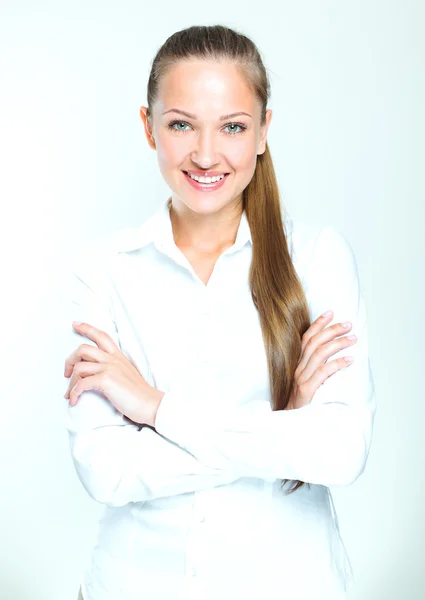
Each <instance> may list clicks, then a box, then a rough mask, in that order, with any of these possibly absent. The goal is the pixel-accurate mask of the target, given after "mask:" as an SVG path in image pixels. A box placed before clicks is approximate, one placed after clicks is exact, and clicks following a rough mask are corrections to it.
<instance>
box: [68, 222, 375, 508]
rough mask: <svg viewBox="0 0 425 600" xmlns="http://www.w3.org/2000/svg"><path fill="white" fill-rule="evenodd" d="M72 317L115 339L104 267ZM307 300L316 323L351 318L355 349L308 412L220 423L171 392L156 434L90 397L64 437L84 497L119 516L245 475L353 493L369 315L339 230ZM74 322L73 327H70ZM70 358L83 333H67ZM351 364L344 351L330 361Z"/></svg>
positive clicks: (329, 231)
mask: <svg viewBox="0 0 425 600" xmlns="http://www.w3.org/2000/svg"><path fill="white" fill-rule="evenodd" d="M71 281H72V289H71V295H72V311H71V312H72V314H71V315H70V317H69V321H67V324H66V326H67V328H69V330H71V325H70V323H71V320H80V321H84V322H87V323H90V324H92V325H94V326H95V327H98V328H99V329H102V330H103V331H106V332H107V333H108V334H109V335H110V336H111V337H112V339H114V341H115V342H116V343H117V344H118V345H119V338H118V332H117V331H116V328H115V324H114V321H113V316H112V312H111V310H110V306H109V304H108V297H107V294H105V291H104V289H105V288H104V287H103V285H102V281H103V280H102V269H101V268H96V266H95V264H92V265H90V261H85V262H84V267H83V266H82V263H81V262H80V264H79V265H78V264H77V267H75V268H74V269H73V271H72V277H71ZM305 281H306V286H307V289H306V295H307V298H308V300H309V308H310V316H311V318H312V320H314V319H316V318H317V316H319V315H320V314H322V312H324V311H325V310H327V309H328V308H331V309H332V310H333V311H334V320H333V322H339V321H345V320H350V321H352V324H353V328H352V330H353V332H354V333H356V335H357V337H358V341H357V344H356V345H355V346H352V347H350V348H349V353H350V354H352V355H353V356H354V362H353V363H352V364H351V365H350V366H349V367H348V368H345V369H343V370H341V371H338V372H337V373H335V374H334V375H333V376H331V377H330V378H329V379H328V380H327V381H326V382H325V385H323V386H321V387H320V388H319V389H318V390H317V392H316V394H315V395H314V397H313V400H312V401H311V402H310V404H308V405H306V406H303V407H302V408H300V409H296V410H291V411H272V410H271V408H270V405H269V404H268V403H266V402H258V403H257V404H252V403H251V404H250V405H249V406H247V407H240V408H238V409H236V410H235V411H233V412H232V413H231V414H230V413H229V414H227V415H223V414H221V415H220V420H219V419H218V417H217V416H216V415H215V414H214V410H213V407H214V402H213V401H212V400H211V401H210V400H209V401H206V402H200V401H199V395H198V394H199V393H204V394H207V393H208V392H207V390H205V391H202V390H200V391H199V393H198V394H195V393H194V392H190V393H189V391H188V390H184V389H181V390H177V389H173V390H170V391H168V392H166V393H165V395H164V397H163V399H162V401H161V404H160V406H159V409H158V412H157V415H156V421H155V429H152V428H150V427H148V426H145V427H140V426H138V425H136V424H134V423H133V422H132V421H130V420H129V419H127V418H126V417H125V416H124V415H122V414H121V413H120V412H119V411H117V410H116V409H115V407H114V406H113V405H112V404H111V403H110V402H109V401H108V400H107V399H106V398H105V397H104V396H103V395H102V394H100V393H98V392H95V391H86V392H83V394H82V395H81V396H80V398H79V401H78V403H77V405H76V406H75V407H71V408H70V407H67V408H66V411H67V412H66V428H67V431H68V434H69V441H70V448H71V455H72V459H73V463H74V466H75V468H76V471H77V474H78V476H79V478H80V480H81V482H82V484H83V486H84V487H85V489H86V490H87V492H88V493H89V494H90V495H91V496H92V497H93V498H94V499H95V500H97V501H99V502H101V503H104V504H108V505H109V506H122V505H124V504H126V503H128V502H138V501H143V500H149V499H154V498H158V497H162V496H171V495H176V494H182V493H186V492H193V491H197V490H204V489H207V488H210V487H214V486H219V485H225V484H228V483H231V482H232V481H235V480H236V479H239V478H240V477H260V478H264V479H268V480H272V481H273V480H274V479H276V478H279V479H294V480H295V479H299V480H302V481H308V482H311V483H318V484H322V485H334V486H335V485H349V484H350V483H352V482H353V481H355V479H357V477H358V476H359V475H360V474H361V473H362V472H363V470H364V467H365V464H366V460H367V456H368V452H369V447H370V443H371V437H372V428H373V419H374V413H375V410H376V405H375V393H374V385H373V379H372V373H371V369H370V364H369V358H368V339H367V324H366V308H365V304H364V299H363V296H362V294H361V291H360V287H359V280H358V272H357V265H356V261H355V258H354V255H353V252H352V250H351V247H350V246H349V245H348V243H347V242H346V240H345V238H343V237H342V236H341V235H340V234H339V233H338V232H337V231H336V230H335V229H333V228H332V227H327V228H324V229H322V230H321V232H320V234H319V236H318V238H317V241H316V245H315V250H314V253H313V257H312V261H311V263H310V265H309V271H308V273H307V274H306V277H305ZM68 323H69V324H68ZM70 335H71V336H72V342H73V343H72V345H71V344H70V346H71V347H72V348H74V347H75V344H76V341H77V337H78V336H77V334H75V333H74V332H72V331H70ZM345 354H348V349H345V350H341V351H340V352H338V353H337V354H335V355H334V356H333V357H332V358H337V357H338V356H344V355H345Z"/></svg>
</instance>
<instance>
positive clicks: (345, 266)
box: [285, 217, 357, 280]
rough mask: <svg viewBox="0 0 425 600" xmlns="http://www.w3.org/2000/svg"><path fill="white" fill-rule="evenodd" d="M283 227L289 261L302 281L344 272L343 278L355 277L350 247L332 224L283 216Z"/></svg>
mask: <svg viewBox="0 0 425 600" xmlns="http://www.w3.org/2000/svg"><path fill="white" fill-rule="evenodd" d="M285 230H286V231H287V241H288V247H289V251H290V254H291V257H292V261H293V263H294V266H295V267H296V269H297V271H298V273H299V275H300V276H301V277H302V278H303V279H304V280H307V279H308V280H314V279H321V280H323V279H327V278H329V277H330V276H335V274H336V273H339V274H343V273H344V272H345V277H347V276H354V277H357V264H356V259H355V256H354V252H353V249H352V246H351V244H350V242H349V241H348V239H347V237H346V236H345V234H343V233H342V232H341V231H340V230H339V229H337V228H336V227H334V226H333V225H329V224H324V223H321V222H318V221H314V220H307V219H299V218H289V217H286V219H285Z"/></svg>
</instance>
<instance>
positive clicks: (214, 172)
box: [183, 169, 229, 177]
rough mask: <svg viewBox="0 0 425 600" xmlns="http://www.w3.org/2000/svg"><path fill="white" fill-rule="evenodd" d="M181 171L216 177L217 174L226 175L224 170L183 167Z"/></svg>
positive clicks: (199, 175)
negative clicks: (201, 169)
mask: <svg viewBox="0 0 425 600" xmlns="http://www.w3.org/2000/svg"><path fill="white" fill-rule="evenodd" d="M183 173H190V174H191V175H197V176H198V177H217V175H223V174H224V175H228V174H229V173H227V172H226V171H200V170H197V169H183Z"/></svg>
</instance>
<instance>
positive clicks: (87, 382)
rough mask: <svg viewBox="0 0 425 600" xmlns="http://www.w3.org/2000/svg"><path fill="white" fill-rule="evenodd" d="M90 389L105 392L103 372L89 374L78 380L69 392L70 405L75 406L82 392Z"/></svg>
mask: <svg viewBox="0 0 425 600" xmlns="http://www.w3.org/2000/svg"><path fill="white" fill-rule="evenodd" d="M88 390H98V391H100V392H103V393H105V392H104V379H103V376H102V373H98V374H96V375H89V376H87V377H83V378H81V379H80V380H79V381H77V383H76V384H75V385H74V387H73V388H72V390H71V392H70V394H69V406H75V405H76V404H77V402H78V399H79V397H80V396H81V394H82V393H83V392H86V391H88Z"/></svg>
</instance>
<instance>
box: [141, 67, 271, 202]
mask: <svg viewBox="0 0 425 600" xmlns="http://www.w3.org/2000/svg"><path fill="white" fill-rule="evenodd" d="M171 109H177V110H180V111H184V112H185V113H187V114H182V113H179V112H176V111H175V110H171ZM242 112H243V113H246V114H238V115H234V116H225V115H231V114H233V113H242ZM260 112H261V106H260V103H259V101H258V100H257V98H256V97H255V95H254V93H253V92H252V91H251V90H250V88H249V87H248V86H247V84H246V82H245V80H244V79H243V76H242V75H241V74H240V73H239V72H238V70H237V69H236V67H235V66H234V65H233V64H231V63H226V62H222V63H219V62H206V61H200V60H190V61H181V62H179V63H177V64H176V65H174V66H173V67H172V69H171V70H170V71H169V72H168V73H167V75H166V76H165V77H163V79H162V80H161V84H160V89H159V94H158V98H157V101H156V102H155V105H154V106H153V107H152V120H151V121H150V123H149V121H148V120H147V119H146V107H142V108H141V109H140V116H141V118H142V120H143V123H144V126H145V133H146V137H147V140H148V143H149V145H150V146H151V147H152V148H153V149H155V150H156V151H157V155H158V163H159V168H160V171H161V173H162V176H163V177H164V180H165V181H166V183H167V184H168V186H169V187H170V189H171V190H172V196H173V204H174V205H176V203H177V204H180V203H183V204H184V205H186V207H187V208H188V209H190V210H193V211H194V212H197V213H205V214H206V213H213V212H219V211H223V210H228V209H232V208H235V207H237V206H239V204H240V203H241V202H242V192H243V190H244V189H245V188H246V186H247V185H248V184H249V182H250V181H251V179H252V176H253V175H254V171H255V166H256V162H257V155H258V154H262V153H263V152H264V151H265V146H266V135H267V130H268V127H269V124H270V120H271V115H272V111H271V110H270V109H269V110H268V111H267V114H266V123H265V125H263V126H261V125H260ZM164 113H166V114H164ZM188 115H190V116H188ZM223 116H224V118H221V117H223ZM187 171H196V172H199V171H201V172H204V175H205V174H206V175H207V176H208V174H209V172H210V171H214V172H217V173H220V174H221V173H226V176H225V178H224V180H223V181H222V183H221V184H220V185H219V186H217V187H212V188H209V189H201V187H200V186H199V185H198V186H196V184H195V185H193V184H192V183H191V182H190V180H189V177H188V175H186V174H185V172H187Z"/></svg>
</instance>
